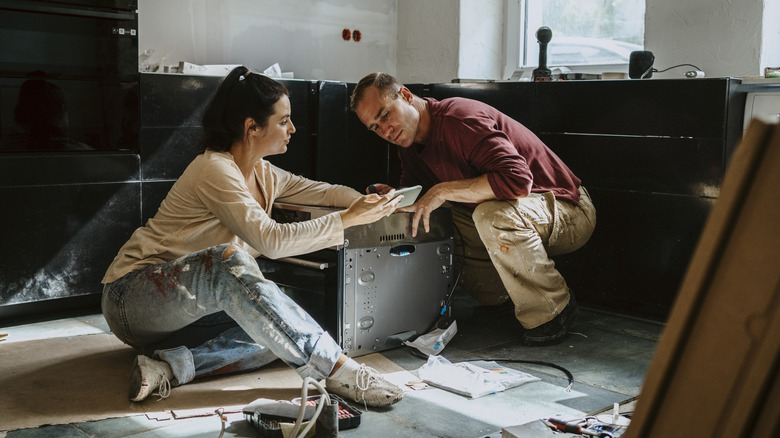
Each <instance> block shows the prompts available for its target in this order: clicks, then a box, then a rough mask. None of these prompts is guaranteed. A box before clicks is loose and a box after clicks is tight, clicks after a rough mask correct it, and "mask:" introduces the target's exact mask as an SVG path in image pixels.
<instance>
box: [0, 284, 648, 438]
mask: <svg viewBox="0 0 780 438" xmlns="http://www.w3.org/2000/svg"><path fill="white" fill-rule="evenodd" d="M453 308H454V309H455V316H456V320H457V323H458V334H457V335H456V336H455V338H454V339H453V340H452V341H451V342H450V344H449V345H448V346H447V347H446V349H445V350H444V352H443V353H442V356H444V357H445V358H447V359H448V360H449V361H451V362H460V361H466V360H476V359H510V360H531V361H544V362H551V363H554V364H556V365H559V366H562V367H564V368H566V369H568V370H569V371H570V372H571V373H572V374H573V375H574V385H573V387H572V390H571V391H570V392H567V391H566V390H565V388H566V386H567V383H568V382H567V379H566V377H565V375H564V373H563V372H561V371H559V370H558V369H555V368H551V367H548V366H542V365H532V364H521V363H514V362H509V361H506V362H500V363H501V364H503V365H505V366H509V367H511V368H514V369H517V370H520V371H524V372H526V373H529V374H532V375H534V376H536V377H538V378H540V379H541V380H539V381H538V382H532V383H527V384H524V385H522V386H519V387H516V388H512V389H509V390H507V391H504V392H502V393H498V394H492V395H488V396H484V397H481V398H477V399H468V398H465V397H462V396H459V395H456V394H453V393H450V392H447V391H444V390H441V389H437V388H428V389H426V390H422V391H413V392H407V394H406V397H405V398H404V400H402V401H401V402H400V403H398V404H396V405H394V406H392V407H390V408H387V409H372V410H370V411H368V412H363V413H362V415H361V421H360V425H359V427H357V428H355V429H350V430H344V431H341V433H340V436H343V437H379V436H381V437H448V438H449V437H467V438H472V437H473V438H477V437H491V438H497V437H500V436H501V431H502V428H508V427H512V426H516V425H524V424H531V423H538V421H537V420H539V419H542V418H548V417H551V416H556V415H557V416H560V417H566V418H580V417H581V416H584V415H586V414H588V413H594V412H597V411H601V410H604V409H606V408H609V409H610V412H611V408H612V406H613V403H622V402H625V401H628V400H630V399H632V398H634V397H636V396H638V395H639V391H640V387H641V384H642V381H643V378H644V375H645V372H646V370H647V368H648V366H649V364H650V361H651V359H652V356H653V352H654V350H655V347H656V345H657V342H658V339H659V337H660V334H661V332H662V330H663V325H662V324H660V323H657V322H653V321H646V320H640V319H635V318H630V317H625V316H620V315H614V314H607V313H603V312H599V311H596V310H593V309H588V308H581V311H580V314H579V316H578V317H577V319H576V320H575V321H574V323H573V325H572V326H571V328H570V333H569V335H568V336H567V337H566V339H565V340H564V342H562V343H561V344H559V345H556V346H552V347H536V348H529V347H525V346H523V345H522V344H521V343H520V337H521V329H520V326H519V323H518V322H517V321H515V320H514V319H513V318H511V317H503V318H496V317H489V318H484V317H479V316H476V315H475V314H474V312H473V303H471V302H470V301H469V299H467V298H463V297H459V296H458V295H456V301H455V305H454V306H453ZM2 331H3V332H4V333H10V334H12V336H13V337H14V338H15V339H38V338H41V337H46V336H53V335H54V336H63V333H67V335H68V336H78V335H85V334H93V333H105V332H108V328H107V326H106V324H105V320H104V319H103V317H102V316H101V315H99V314H90V315H82V316H76V317H69V318H65V319H58V320H51V321H42V322H38V323H34V324H25V325H19V326H14V327H5V328H3V329H2ZM383 354H384V355H385V356H386V357H387V358H389V359H390V360H392V361H393V362H395V363H397V364H398V365H400V366H401V367H403V368H405V369H407V370H410V371H412V372H413V373H416V372H417V370H418V369H419V367H420V366H422V365H423V364H424V363H425V360H423V359H421V358H419V357H417V356H415V355H413V354H411V349H410V348H409V347H400V348H396V349H393V350H388V351H385V352H383ZM174 391H175V389H174ZM249 402H251V400H247V403H249ZM626 406H629V405H626ZM621 412H624V411H623V410H621ZM221 428H222V424H221V422H220V421H219V419H218V417H216V416H211V417H202V418H194V419H178V420H168V421H153V420H149V419H147V418H146V417H145V416H133V417H124V418H114V419H106V420H101V421H94V422H87V423H77V424H68V425H58V426H46V427H40V428H36V429H25V430H16V431H11V432H7V433H6V434H5V435H3V433H2V432H0V437H3V436H5V437H7V438H24V437H105V438H113V437H130V436H132V437H185V436H186V437H217V436H220V432H221ZM224 436H225V437H255V436H260V434H259V432H258V431H257V430H256V429H254V428H253V426H252V425H251V424H250V423H248V422H246V421H245V420H244V418H243V415H242V414H240V413H236V414H229V415H228V421H227V423H226V429H225V432H224ZM556 436H561V435H556Z"/></svg>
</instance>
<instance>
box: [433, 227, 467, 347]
mask: <svg viewBox="0 0 780 438" xmlns="http://www.w3.org/2000/svg"><path fill="white" fill-rule="evenodd" d="M452 228H453V229H454V230H455V232H456V233H458V237H460V242H461V246H460V248H461V255H460V267H459V269H458V271H457V272H458V274H457V275H456V276H455V280H454V281H453V282H452V287H451V288H450V291H449V292H448V293H447V295H446V296H445V297H444V302H443V303H442V306H441V311H440V312H439V317H438V318H437V319H436V321H434V322H433V324H431V325H430V326H428V328H427V329H426V330H425V332H423V333H429V332H431V331H432V330H434V329H436V328H446V327H448V326H449V325H450V324H451V323H452V299H453V297H454V296H455V288H456V287H458V282H460V276H461V274H463V266H464V265H465V263H466V245H464V244H463V235H462V234H461V233H460V230H458V227H456V226H455V225H453V226H452ZM455 260H456V261H457V260H458V257H455Z"/></svg>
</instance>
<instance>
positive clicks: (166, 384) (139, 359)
mask: <svg viewBox="0 0 780 438" xmlns="http://www.w3.org/2000/svg"><path fill="white" fill-rule="evenodd" d="M172 378H173V371H172V370H171V366H170V365H168V363H167V362H163V361H161V360H154V359H150V358H148V357H146V356H141V355H139V356H136V358H135V362H133V373H132V374H131V375H130V391H129V392H128V397H130V400H132V401H134V402H139V401H143V400H144V399H146V397H149V395H150V394H152V393H153V392H155V391H157V394H158V395H159V397H160V399H164V398H167V397H168V396H169V395H171V382H170V379H172Z"/></svg>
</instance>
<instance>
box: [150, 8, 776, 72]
mask: <svg viewBox="0 0 780 438" xmlns="http://www.w3.org/2000/svg"><path fill="white" fill-rule="evenodd" d="M504 1H505V0H319V1H316V0H288V1H273V0H139V49H140V50H141V51H144V50H146V49H154V50H155V52H154V54H153V57H152V61H159V60H161V59H164V60H165V63H167V64H178V62H179V61H189V62H192V63H195V64H244V65H247V66H248V67H250V68H254V69H258V70H263V69H265V68H266V67H268V66H269V65H271V64H273V63H276V62H278V63H279V64H280V65H281V68H282V70H283V71H291V72H293V73H294V74H295V77H297V78H303V79H329V80H341V81H349V82H356V81H358V80H359V79H360V78H361V77H363V76H364V75H365V74H366V73H369V72H372V71H384V72H387V73H391V74H394V75H396V76H397V77H398V78H399V79H400V80H402V81H403V82H409V83H432V82H448V81H450V80H452V79H454V78H468V79H506V77H505V76H506V75H505V74H504V70H503V67H504V66H503V63H504V62H505V60H504V56H503V51H504V48H503V47H504V44H506V42H505V41H504V40H503V38H504V29H503V18H502V16H503V14H504V12H503V9H502V7H503V5H504ZM508 1H517V0H508ZM779 13H780V0H647V11H646V17H645V47H646V49H647V50H651V51H652V52H653V53H654V54H655V57H656V61H655V67H656V68H658V69H664V68H666V67H671V66H673V65H676V64H682V63H690V64H694V65H696V66H698V67H700V68H702V69H703V70H704V71H705V72H706V74H707V76H709V77H714V76H757V75H760V74H762V72H763V67H765V66H778V65H780V20H777V19H775V17H777V16H778V14H779ZM763 17H767V18H766V19H764V18H763ZM345 28H347V29H350V30H354V29H359V30H360V32H361V33H362V40H361V41H360V42H359V43H355V42H354V41H351V40H350V41H344V40H343V39H342V30H343V29H345ZM685 71H686V69H684V68H680V69H675V70H672V71H670V72H667V73H661V74H655V75H654V76H653V77H659V78H663V77H682V75H683V74H684V72H685Z"/></svg>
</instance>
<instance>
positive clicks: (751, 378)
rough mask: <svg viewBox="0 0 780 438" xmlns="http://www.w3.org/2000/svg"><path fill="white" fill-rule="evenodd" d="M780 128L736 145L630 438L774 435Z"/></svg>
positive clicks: (757, 129)
mask: <svg viewBox="0 0 780 438" xmlns="http://www.w3.org/2000/svg"><path fill="white" fill-rule="evenodd" d="M779 186H780V127H778V126H777V125H774V126H770V125H765V124H763V123H760V122H753V125H751V127H750V129H749V131H748V133H747V135H746V137H745V139H744V141H743V142H742V143H741V144H740V146H739V147H738V148H737V150H736V151H735V154H734V156H733V157H732V161H731V164H730V166H729V169H728V172H727V173H726V177H725V180H724V184H723V190H722V191H721V197H720V199H719V200H718V203H717V204H716V205H715V208H714V209H713V211H712V214H711V215H710V217H709V219H708V221H707V224H706V226H705V228H704V232H703V234H702V238H701V240H700V242H699V244H698V246H697V248H696V252H695V254H694V257H693V259H692V261H691V264H690V268H689V269H688V272H687V274H686V276H685V280H684V281H683V284H682V287H681V289H680V293H679V295H678V298H677V300H676V302H675V305H674V308H673V311H672V314H671V316H670V319H669V323H668V326H667V328H666V330H665V332H664V335H663V337H662V338H661V341H660V343H659V346H658V350H657V352H656V355H655V357H654V359H653V362H652V363H651V365H650V369H649V372H648V375H647V378H646V381H645V384H644V387H643V390H642V393H641V395H640V397H639V402H638V405H637V410H636V414H635V416H634V418H633V420H632V424H631V426H630V427H629V430H628V433H627V435H626V436H627V437H630V438H634V437H657V436H681V435H688V433H686V432H684V430H685V429H684V428H690V429H689V430H690V432H691V433H692V434H695V435H696V436H707V437H731V436H741V437H763V436H777V433H778V431H780V415H778V414H780V404H778V397H777V395H776V394H775V395H773V394H772V393H771V391H769V389H771V388H777V386H778V375H779V373H778V367H779V366H780V269H778V260H780V234H778V233H777V225H778V224H780V208H778V207H777V187H779Z"/></svg>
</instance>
